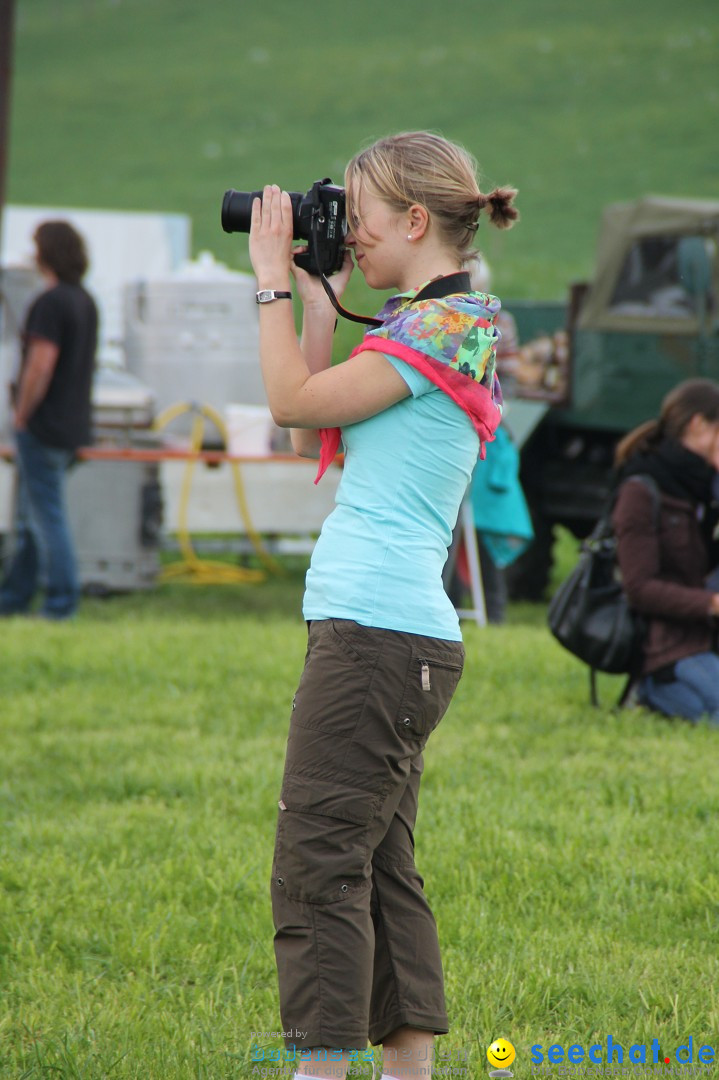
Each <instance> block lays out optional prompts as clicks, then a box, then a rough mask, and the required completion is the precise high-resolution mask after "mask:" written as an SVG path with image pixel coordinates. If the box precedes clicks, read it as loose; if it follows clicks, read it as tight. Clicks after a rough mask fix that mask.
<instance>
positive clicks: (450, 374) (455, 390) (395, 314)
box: [315, 283, 502, 483]
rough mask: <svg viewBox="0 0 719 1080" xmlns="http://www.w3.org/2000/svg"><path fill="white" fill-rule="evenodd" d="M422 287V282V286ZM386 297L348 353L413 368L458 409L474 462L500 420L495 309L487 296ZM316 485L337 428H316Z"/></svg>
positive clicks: (492, 298)
mask: <svg viewBox="0 0 719 1080" xmlns="http://www.w3.org/2000/svg"><path fill="white" fill-rule="evenodd" d="M425 284H427V283H425ZM424 287H425V286H424V285H421V286H420V287H419V288H417V289H412V290H411V291H410V292H406V293H400V294H399V295H397V296H393V297H391V298H390V299H389V300H388V301H387V303H386V304H385V306H384V307H383V308H382V310H381V311H380V313H379V316H378V317H379V318H380V319H383V320H384V321H383V325H382V326H380V327H377V328H376V329H373V330H368V331H367V333H366V334H365V336H364V339H363V341H362V343H361V344H360V345H358V346H357V348H356V349H354V351H353V352H352V353H351V356H356V355H357V353H360V352H364V351H365V350H368V349H371V350H374V351H375V352H381V353H385V354H389V355H391V356H396V357H398V358H399V359H400V360H404V361H406V363H408V364H411V365H412V367H414V368H416V369H417V370H418V371H420V372H421V373H422V374H423V375H426V377H427V378H428V379H429V380H430V381H431V382H433V383H434V385H435V386H437V387H439V389H440V390H443V391H444V392H445V393H446V394H447V395H448V396H449V397H450V398H451V399H452V401H454V402H455V403H456V404H457V405H459V406H460V408H462V409H464V411H465V412H466V413H467V415H468V416H469V418H470V419H471V421H472V423H473V424H474V428H475V430H476V432H477V434H478V435H479V440H480V457H482V458H484V456H485V453H486V450H485V444H486V443H487V442H491V441H492V440H493V439H494V432H495V431H496V429H497V427H498V425H499V421H500V420H501V417H502V391H501V389H500V386H499V380H498V379H497V375H496V371H495V368H496V355H495V354H496V347H497V342H498V340H499V337H500V333H499V330H498V329H497V327H496V325H495V320H496V317H497V313H498V312H499V310H500V307H501V304H500V302H499V300H498V299H497V297H496V296H490V295H489V294H488V293H478V292H469V293H466V292H465V293H453V294H451V295H449V296H443V297H440V298H435V299H431V300H419V301H417V302H416V303H414V302H413V300H414V297H415V296H416V295H417V294H418V293H419V292H420V291H421V290H422V289H423V288H424ZM320 438H321V441H322V447H321V450H320V464H319V469H318V470H317V476H316V477H315V483H318V481H319V480H320V478H321V477H322V476H323V475H324V473H325V471H326V470H327V468H328V466H329V465H330V463H331V462H332V461H333V460H334V457H335V455H336V454H337V451H338V449H339V445H340V438H341V432H340V429H339V428H321V429H320Z"/></svg>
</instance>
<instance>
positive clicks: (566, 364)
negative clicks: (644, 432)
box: [505, 197, 719, 600]
mask: <svg viewBox="0 0 719 1080" xmlns="http://www.w3.org/2000/svg"><path fill="white" fill-rule="evenodd" d="M718 233H719V202H715V201H708V200H707V201H704V200H695V199H670V198H654V197H651V198H643V199H639V200H637V201H635V202H630V203H617V204H614V205H611V206H608V207H607V208H606V210H605V211H604V215H603V218H602V224H601V230H600V237H599V247H598V252H597V262H596V272H595V276H594V280H593V281H592V282H590V283H588V284H584V283H583V284H578V285H574V286H572V287H571V289H570V294H569V298H568V301H566V302H557V303H541V302H531V301H516V302H513V301H511V300H510V301H507V302H506V303H505V307H506V309H507V310H508V311H509V312H511V314H512V315H513V316H514V318H515V320H516V323H517V329H518V334H519V340H520V342H521V348H520V353H519V361H518V364H517V366H516V369H515V370H514V372H513V373H512V374H510V375H509V376H508V377H507V380H506V382H507V386H506V397H507V398H508V406H507V410H506V423H507V426H508V428H509V429H510V431H511V432H512V434H513V436H514V438H515V439H516V441H517V442H518V443H519V445H520V448H521V478H522V483H523V486H524V490H525V494H526V496H527V499H528V502H529V505H530V508H531V511H532V517H533V520H534V525H535V533H536V539H535V542H534V543H533V544H532V546H531V547H530V548H529V549H528V551H527V552H526V553H525V555H524V556H522V558H521V559H520V560H518V561H517V563H516V564H515V565H514V567H513V568H511V573H510V590H511V593H512V595H513V596H514V597H515V598H524V599H533V600H539V599H541V598H542V597H543V596H544V594H545V590H546V587H547V584H548V580H549V574H550V570H551V564H552V543H553V539H554V530H555V527H556V526H557V525H562V526H564V527H565V528H567V529H569V530H570V532H571V533H573V534H574V535H575V536H576V537H578V538H582V537H584V536H586V535H587V534H588V533H589V532H590V531H591V529H592V527H593V525H594V523H595V522H596V520H597V518H598V516H599V513H600V511H601V509H602V506H603V503H604V501H605V499H606V497H607V493H608V491H609V488H610V479H611V470H612V459H613V453H614V447H615V445H616V443H617V441H618V439H619V438H620V437H621V436H622V435H623V434H624V433H625V432H627V431H629V430H630V429H631V428H633V427H635V426H636V425H637V424H640V423H642V421H644V420H647V419H649V418H651V417H653V416H656V415H657V413H658V410H659V406H660V403H661V400H662V398H663V397H664V395H665V394H666V393H667V391H669V390H670V389H671V388H672V387H673V386H675V385H676V384H677V383H679V382H681V381H682V380H683V379H688V378H692V377H698V376H701V377H708V378H714V379H718V380H719V304H718V300H719V254H718V253H719V243H718V240H719V236H718Z"/></svg>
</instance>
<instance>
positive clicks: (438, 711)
mask: <svg viewBox="0 0 719 1080" xmlns="http://www.w3.org/2000/svg"><path fill="white" fill-rule="evenodd" d="M462 668H463V660H462V653H461V652H460V651H457V652H455V654H454V655H452V654H451V653H449V652H446V653H445V652H435V653H433V652H430V651H429V650H427V649H423V648H421V647H418V648H415V647H413V648H412V657H411V659H410V663H409V667H408V671H407V681H406V683H405V688H404V693H403V695H402V701H401V703H400V706H399V709H398V710H397V716H396V719H395V728H396V730H397V732H398V733H399V734H400V735H401V736H402V737H403V738H404V739H411V740H415V741H419V742H422V743H424V742H426V741H427V739H428V738H429V736H430V735H431V733H432V732H433V731H434V729H435V728H436V726H437V724H438V723H439V722H440V720H441V719H442V717H443V716H444V714H445V713H446V711H447V708H448V707H449V703H450V701H451V700H452V696H453V694H454V692H455V690H456V689H457V684H458V682H459V680H460V678H461V677H462Z"/></svg>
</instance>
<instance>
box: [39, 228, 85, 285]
mask: <svg viewBox="0 0 719 1080" xmlns="http://www.w3.org/2000/svg"><path fill="white" fill-rule="evenodd" d="M34 239H35V244H36V246H37V256H38V260H39V261H40V262H41V263H42V264H43V266H46V267H47V268H48V270H52V272H53V273H54V274H56V275H57V277H58V278H59V279H60V281H67V282H69V284H71V285H78V284H79V283H80V281H81V280H82V278H83V276H84V275H85V272H86V271H87V267H88V261H87V252H86V250H85V241H84V240H83V238H82V237H81V236H80V234H79V233H78V232H77V231H76V230H75V229H73V227H72V225H70V223H69V222H67V221H44V222H43V223H42V224H41V225H38V227H37V229H36V230H35V238H34Z"/></svg>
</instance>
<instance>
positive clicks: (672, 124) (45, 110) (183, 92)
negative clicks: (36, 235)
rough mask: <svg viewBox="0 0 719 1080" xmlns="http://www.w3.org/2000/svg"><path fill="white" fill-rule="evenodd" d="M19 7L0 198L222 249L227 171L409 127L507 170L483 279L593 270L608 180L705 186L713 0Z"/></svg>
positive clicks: (315, 173) (246, 179) (708, 181)
mask: <svg viewBox="0 0 719 1080" xmlns="http://www.w3.org/2000/svg"><path fill="white" fill-rule="evenodd" d="M17 23H18V25H17V33H16V64H15V68H16V71H15V81H14V88H13V126H12V144H11V159H10V177H9V199H10V201H13V202H16V203H43V204H47V203H53V204H59V205H74V206H87V207H103V208H126V209H136V210H163V209H166V210H171V211H179V212H182V213H188V214H190V215H191V217H192V220H193V228H194V244H195V249H196V250H200V249H202V248H209V249H210V250H212V251H213V252H214V253H215V254H216V256H217V257H219V258H220V259H222V260H223V261H225V262H228V263H229V264H230V265H234V266H239V267H244V268H248V267H249V264H248V260H247V247H246V241H245V240H244V238H237V237H234V238H230V237H226V236H225V235H224V234H223V233H222V232H221V231H220V228H219V207H220V201H221V196H222V193H223V191H224V190H225V189H226V188H227V187H230V186H232V187H237V188H240V189H247V188H253V187H256V186H258V185H261V184H262V183H264V182H267V181H277V182H279V183H281V184H282V185H283V186H285V187H288V188H290V189H294V190H298V189H302V190H304V189H306V188H307V187H308V186H309V184H310V183H311V182H312V181H313V180H314V179H317V177H319V176H323V175H327V174H329V175H331V176H332V177H333V179H335V180H336V181H341V176H342V170H343V165H344V162H345V161H346V159H347V158H348V156H350V155H351V154H352V153H353V152H354V151H355V150H356V149H357V147H358V146H360V145H361V144H364V143H366V142H367V141H369V140H371V139H372V138H373V137H375V136H378V135H381V134H386V133H388V132H391V131H395V130H401V129H407V128H415V127H429V128H433V129H437V130H440V131H441V132H443V133H444V134H446V135H448V136H450V137H453V138H455V139H458V140H459V141H462V142H464V143H465V145H467V146H468V147H469V148H470V149H471V150H472V151H473V152H474V153H475V154H476V156H477V157H478V159H479V161H480V164H481V167H482V170H483V175H484V178H485V182H486V184H488V185H494V184H495V183H499V182H506V181H509V182H511V183H514V184H515V185H516V186H517V187H518V188H519V189H520V208H521V210H522V215H523V220H522V223H521V227H519V228H517V229H516V230H514V231H513V232H512V233H511V234H507V235H506V236H504V235H501V236H500V235H498V234H496V233H495V232H494V230H491V229H488V228H484V229H480V233H479V243H480V246H482V247H483V249H484V250H485V252H486V254H487V256H488V258H489V260H490V262H491V263H492V264H493V266H494V269H495V281H494V287H495V290H496V291H497V292H498V293H499V294H500V295H502V294H504V295H511V296H516V297H518V296H530V297H558V296H562V295H563V294H564V291H565V287H566V284H567V283H568V282H569V281H570V280H573V279H578V278H582V277H585V276H586V275H587V274H588V273H590V271H591V267H592V262H593V254H594V244H595V238H596V230H597V223H598V218H599V214H600V211H601V208H602V206H603V204H604V203H606V202H608V201H612V200H617V199H626V198H633V197H635V196H637V195H641V194H645V193H647V192H653V193H663V194H676V195H696V196H714V195H716V170H715V149H714V147H715V133H716V130H717V121H718V119H719V89H717V81H716V58H717V40H718V38H719V28H718V26H717V20H716V8H715V5H714V3H713V2H712V0H688V2H687V3H684V4H682V5H679V6H678V5H676V4H674V3H672V2H671V0H651V2H650V0H635V2H633V3H631V4H629V3H626V2H621V0H592V2H591V3H590V4H589V5H579V4H577V3H576V2H574V0H547V2H537V0H510V2H509V3H505V4H501V5H498V4H490V3H487V2H485V0H455V2H454V3H453V4H452V5H451V6H445V5H441V4H437V3H435V2H432V3H430V2H428V0H414V2H412V3H409V2H407V0H398V2H395V3H394V4H386V3H385V0H359V2H358V0H354V2H349V0H335V2H334V3H333V4H331V5H319V4H310V3H308V2H302V0H276V2H275V3H273V4H272V5H261V4H253V3H238V2H237V0H206V2H204V3H202V4H199V3H197V2H196V0H62V2H59V0H18V19H17ZM349 299H350V300H351V301H352V302H354V303H355V304H359V305H361V306H363V307H364V308H365V309H367V307H369V308H372V307H375V306H376V297H375V298H372V297H371V296H369V295H368V294H367V293H366V292H365V290H364V286H363V284H362V283H361V282H354V283H353V285H352V289H351V292H350V293H349Z"/></svg>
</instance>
